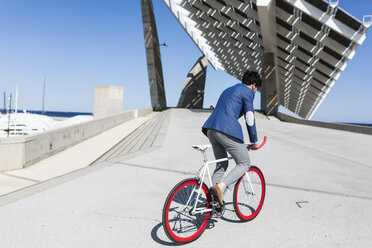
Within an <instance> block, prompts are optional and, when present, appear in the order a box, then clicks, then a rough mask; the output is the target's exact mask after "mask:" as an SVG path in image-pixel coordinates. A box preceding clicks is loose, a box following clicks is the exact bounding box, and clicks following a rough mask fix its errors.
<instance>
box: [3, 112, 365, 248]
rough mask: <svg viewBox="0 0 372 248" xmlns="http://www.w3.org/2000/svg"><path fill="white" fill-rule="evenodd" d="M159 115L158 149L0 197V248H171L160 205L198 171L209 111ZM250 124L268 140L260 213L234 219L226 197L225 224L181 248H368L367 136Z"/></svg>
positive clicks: (260, 157)
mask: <svg viewBox="0 0 372 248" xmlns="http://www.w3.org/2000/svg"><path fill="white" fill-rule="evenodd" d="M167 114H168V115H169V121H168V122H166V123H165V124H163V125H164V127H163V129H165V130H166V132H165V137H163V139H162V141H161V142H159V143H161V144H159V147H157V148H153V149H150V150H144V151H142V152H141V151H140V152H138V153H136V156H128V155H125V156H118V157H116V158H112V157H111V158H110V160H107V161H105V162H102V163H99V164H95V165H93V166H89V167H88V168H85V169H81V170H79V171H77V172H74V173H70V174H67V175H65V176H61V177H59V178H57V179H53V180H49V181H47V182H44V183H39V184H35V185H33V186H31V187H29V188H27V190H28V191H27V192H23V196H22V191H18V192H17V194H18V195H17V196H15V197H18V198H17V199H18V200H17V201H13V202H11V203H7V202H6V199H4V198H0V205H2V206H1V207H0V233H1V239H0V247H161V246H172V245H173V244H172V243H170V241H169V240H168V239H167V237H166V235H165V234H164V231H163V228H162V226H161V211H162V207H163V203H164V200H165V199H166V197H167V194H168V193H169V191H170V190H171V188H172V187H173V186H174V185H175V184H176V183H177V182H178V181H180V180H182V179H184V178H187V177H192V176H193V175H195V173H196V172H197V170H198V169H199V167H200V165H201V160H202V156H201V154H200V153H199V152H197V151H195V150H194V149H192V148H191V144H206V143H208V141H207V139H206V137H204V136H203V135H202V133H201V132H200V126H201V125H202V124H203V122H204V121H205V120H206V118H207V117H208V115H209V113H208V112H199V111H189V110H182V109H172V110H169V111H167ZM257 127H258V133H259V137H260V139H262V137H263V136H264V135H266V136H268V142H267V144H266V145H265V147H264V148H263V149H262V150H260V151H257V152H251V159H252V161H253V163H254V164H255V165H257V166H259V167H260V168H261V169H262V171H263V173H264V175H265V179H266V183H267V194H266V199H265V203H264V206H263V209H262V211H261V213H260V214H259V216H258V217H257V218H256V219H254V220H253V221H252V222H248V223H239V222H238V221H237V218H236V216H235V214H234V213H233V212H232V211H231V210H232V206H231V204H230V202H231V193H228V194H227V196H226V197H227V198H226V201H227V204H228V205H227V206H228V207H229V208H228V210H226V213H225V216H224V218H221V219H215V218H213V219H212V220H211V222H210V224H209V227H208V229H207V230H206V231H205V232H204V234H203V235H202V236H201V237H200V239H198V240H197V241H195V242H193V243H191V244H189V245H187V247H202V246H204V247H236V246H244V247H314V246H315V247H370V244H371V242H372V235H371V230H372V211H371V209H372V163H371V162H370V161H372V154H371V153H370V147H371V144H372V136H369V135H363V134H355V133H349V132H343V131H336V130H331V129H325V128H317V127H310V126H303V125H298V124H290V123H283V122H280V121H275V120H267V119H265V118H262V119H257ZM243 130H244V132H246V131H245V129H244V128H243ZM245 135H246V133H245ZM210 157H211V158H213V156H212V155H211V154H210ZM230 167H233V163H231V166H230ZM25 196H28V197H25ZM8 197H9V196H8ZM8 202H9V201H8ZM301 202H302V203H301Z"/></svg>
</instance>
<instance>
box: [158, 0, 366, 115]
mask: <svg viewBox="0 0 372 248" xmlns="http://www.w3.org/2000/svg"><path fill="white" fill-rule="evenodd" d="M163 2H164V3H165V4H166V5H167V6H168V8H169V10H170V11H171V12H172V13H173V14H174V16H175V17H176V18H177V20H178V21H179V23H180V24H181V25H182V27H183V28H184V29H185V31H186V32H187V33H188V34H189V36H190V37H191V38H192V40H193V41H194V42H195V44H196V45H197V46H198V47H199V49H200V50H201V51H202V53H203V54H204V55H205V56H206V57H207V58H208V60H209V62H210V63H211V65H212V66H213V67H214V68H215V69H221V70H224V71H226V72H227V73H229V74H230V75H232V76H234V77H236V78H238V79H239V80H240V79H241V77H242V74H243V73H244V72H245V71H246V70H247V69H250V70H255V71H257V72H259V73H261V74H262V75H265V71H266V69H267V67H266V66H265V65H264V57H265V54H266V53H272V54H274V58H273V60H272V61H270V64H273V65H275V66H274V67H275V71H274V72H273V73H274V74H272V76H275V79H271V82H269V85H268V86H269V88H270V89H271V90H270V92H269V93H270V94H271V97H269V98H270V99H271V100H273V99H274V98H275V94H277V95H276V100H275V99H274V102H272V101H271V100H269V101H267V100H268V97H267V95H266V96H265V95H264V96H265V99H266V100H265V101H266V103H262V104H263V105H264V106H265V107H267V108H269V106H268V103H270V102H271V103H273V104H274V105H277V104H280V105H282V106H284V107H285V108H287V109H289V110H291V111H292V112H294V113H296V114H297V115H299V116H301V117H303V118H305V119H311V117H312V116H313V114H314V113H315V112H316V110H317V109H318V107H319V106H320V104H321V103H322V101H323V100H324V98H325V97H326V96H327V94H328V93H329V91H330V89H331V88H332V86H333V85H334V83H335V81H336V80H337V79H338V78H339V76H340V72H341V71H343V70H344V69H345V68H346V63H347V61H348V60H350V59H352V58H353V56H354V55H355V48H356V47H357V46H359V45H361V44H362V43H363V41H364V40H365V38H366V32H367V30H368V29H369V27H370V25H371V21H370V18H369V21H368V22H367V21H363V22H361V21H359V20H357V19H356V18H354V17H353V16H351V15H350V14H348V13H347V12H346V11H345V10H343V9H342V8H340V7H338V1H337V0H331V1H329V2H328V1H325V0H163ZM266 83H267V82H266ZM274 83H275V84H276V92H275V91H274V90H273V84H274ZM263 92H266V93H268V92H267V89H263ZM261 93H262V92H261ZM266 93H265V94H266ZM275 101H277V103H276V102H275ZM265 104H266V105H265ZM274 112H275V111H274Z"/></svg>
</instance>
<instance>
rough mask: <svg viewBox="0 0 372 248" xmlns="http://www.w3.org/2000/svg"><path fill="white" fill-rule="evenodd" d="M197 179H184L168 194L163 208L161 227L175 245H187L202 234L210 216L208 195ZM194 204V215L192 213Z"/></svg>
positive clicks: (205, 188) (206, 189)
mask: <svg viewBox="0 0 372 248" xmlns="http://www.w3.org/2000/svg"><path fill="white" fill-rule="evenodd" d="M199 189H200V183H199V182H198V180H197V179H194V178H193V179H185V180H183V181H181V182H180V183H178V184H177V185H176V186H175V187H174V188H173V189H172V191H171V192H170V193H169V195H168V197H167V200H166V201H165V203H164V207H163V227H164V231H165V233H166V234H167V236H168V238H169V239H170V240H172V241H173V242H175V243H181V244H184V243H189V242H192V241H194V240H196V239H197V238H199V237H200V235H201V234H202V233H203V231H204V230H205V228H206V227H207V224H208V220H209V218H210V216H211V206H210V195H209V191H208V188H207V187H206V186H205V185H204V184H203V185H202V187H201V190H200V196H199V198H198V201H197V195H198V192H199ZM196 201H197V204H196V209H195V211H196V213H195V212H193V210H194V207H195V202H196Z"/></svg>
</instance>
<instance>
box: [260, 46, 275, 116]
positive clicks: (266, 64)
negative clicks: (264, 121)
mask: <svg viewBox="0 0 372 248" xmlns="http://www.w3.org/2000/svg"><path fill="white" fill-rule="evenodd" d="M275 68H276V67H275V56H274V53H265V54H264V56H263V74H262V81H263V82H262V86H261V110H262V111H263V112H264V113H265V114H266V115H275V114H276V113H277V112H278V107H279V100H278V91H277V89H276V81H277V77H276V69H275Z"/></svg>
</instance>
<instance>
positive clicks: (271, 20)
mask: <svg viewBox="0 0 372 248" xmlns="http://www.w3.org/2000/svg"><path fill="white" fill-rule="evenodd" d="M257 12H258V17H259V20H260V26H261V33H262V41H263V45H264V56H263V68H262V69H263V70H262V72H263V73H262V86H261V89H260V92H261V110H262V111H263V112H264V113H265V114H266V115H275V114H276V113H277V112H278V107H279V98H278V79H279V77H278V74H277V73H278V72H277V70H276V68H277V67H276V64H277V63H276V54H275V52H276V50H277V49H276V44H277V42H276V36H275V35H273V34H276V20H275V16H276V15H275V1H274V0H257Z"/></svg>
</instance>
